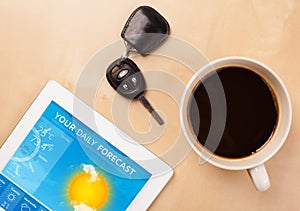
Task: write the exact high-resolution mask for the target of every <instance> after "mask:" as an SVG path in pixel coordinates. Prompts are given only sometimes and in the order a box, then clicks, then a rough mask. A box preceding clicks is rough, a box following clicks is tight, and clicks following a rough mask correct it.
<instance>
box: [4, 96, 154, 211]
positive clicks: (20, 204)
mask: <svg viewBox="0 0 300 211" xmlns="http://www.w3.org/2000/svg"><path fill="white" fill-rule="evenodd" d="M150 177H151V174H150V173H149V172H148V171H146V170H145V169H143V168H142V167H141V166H140V165H138V164H137V163H136V162H134V161H133V160H131V159H130V158H129V157H127V156H126V155H125V154H124V153H122V152H121V151H120V150H118V149H117V148H115V147H114V146H113V145H111V144H110V143H109V142H107V141H106V140H105V139H103V138H102V137H101V136H99V135H98V134H97V133H95V132H94V131H92V130H91V129H90V128H88V127H87V126H86V125H84V124H83V123H82V122H80V121H79V120H78V119H76V118H74V117H73V116H72V115H71V114H70V113H68V112H67V111H65V110H64V109H63V108H62V107H60V106H59V105H58V104H56V103H55V102H53V101H52V102H51V103H50V105H49V106H48V107H47V109H46V110H45V112H44V113H43V115H42V116H41V117H40V119H39V120H38V121H37V123H36V124H35V126H34V128H32V130H31V131H30V133H29V134H28V135H27V137H26V138H25V140H24V141H23V142H22V144H21V145H20V147H19V148H18V150H17V151H16V153H15V154H14V156H13V157H12V158H11V160H10V161H9V163H8V164H7V165H6V166H5V168H4V169H3V171H2V172H1V174H0V210H3V209H4V210H24V211H26V210H31V211H32V210H37V211H42V210H49V209H51V210H59V211H65V210H66V211H67V210H81V209H82V208H85V210H91V211H92V210H105V211H108V210H113V211H115V210H125V209H126V208H127V207H128V206H129V204H130V203H131V202H132V201H133V199H134V198H135V197H136V195H137V194H138V193H139V191H140V190H141V189H142V188H143V186H144V185H145V184H146V183H147V181H148V180H149V178H150Z"/></svg>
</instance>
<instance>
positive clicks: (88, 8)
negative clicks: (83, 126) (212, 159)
mask: <svg viewBox="0 0 300 211" xmlns="http://www.w3.org/2000/svg"><path fill="white" fill-rule="evenodd" d="M143 4H146V5H151V6H153V7H155V8H156V9H157V10H158V11H160V12H161V13H162V14H163V15H164V16H165V17H166V18H167V20H168V21H169V22H170V25H171V28H172V35H173V36H176V37H177V38H178V39H180V40H184V41H186V42H188V43H190V44H192V45H193V46H194V47H195V48H197V49H198V50H199V51H201V52H202V53H203V54H204V55H205V56H206V57H207V58H208V59H209V60H214V59H217V58H220V57H224V56H230V55H240V56H247V57H251V58H254V59H257V60H260V61H262V62H263V63H265V64H267V65H268V66H270V67H271V68H273V69H274V71H275V72H276V73H277V74H278V75H279V76H280V77H281V78H282V80H283V81H284V83H285V84H286V86H287V88H288V90H289V93H290V96H291V99H292V105H293V124H292V128H291V132H290V134H289V137H288V139H287V141H286V143H285V144H284V146H283V148H282V149H281V150H280V151H279V153H277V154H276V155H275V156H274V157H273V158H272V159H271V160H269V161H268V162H267V163H266V167H267V169H268V172H269V175H270V178H271V185H272V187H271V188H270V189H269V190H268V191H266V192H264V193H259V192H256V191H255V189H254V187H253V186H252V184H251V182H250V179H249V178H248V175H247V172H246V171H226V170H221V169H218V168H216V167H213V166H212V165H210V164H205V165H201V166H200V165H198V158H197V156H196V154H195V153H194V152H190V153H189V154H188V156H187V157H186V158H185V159H182V162H181V163H180V164H179V165H177V166H175V175H174V177H173V179H172V180H171V181H170V183H169V184H168V185H167V186H166V188H165V189H164V190H163V192H162V193H161V194H160V195H159V197H158V198H157V200H156V201H155V202H154V203H153V205H152V206H151V208H150V210H153V211H154V210H295V211H296V210H300V180H299V176H300V153H299V152H300V151H299V150H300V142H299V141H300V140H299V138H300V134H299V133H300V132H299V131H300V130H297V125H298V124H300V86H299V83H300V81H299V79H300V77H299V76H300V69H299V67H300V58H299V56H300V41H299V40H300V5H299V2H298V1H296V0H284V1H283V0H226V1H223V0H209V1H205V0H200V1H199V0H187V1H171V0H165V1H159V0H153V1H138V0H131V1H121V0H118V1H96V0H92V1H79V0H75V1H74V0H73V1H71V0H70V1H68V0H63V1H58V0H54V1H37V0H27V1H11V0H2V1H1V2H0V71H1V77H0V106H1V107H0V116H1V121H0V144H1V143H3V142H4V141H5V140H6V138H7V137H8V135H9V134H10V132H11V131H12V129H13V128H14V126H15V125H16V124H17V123H18V121H19V120H20V118H21V117H22V116H23V114H24V113H25V111H26V109H27V108H28V107H29V105H30V104H31V103H32V101H33V100H34V98H35V97H36V96H37V94H38V93H39V91H40V90H41V89H42V87H43V86H44V85H45V83H46V82H47V81H48V80H50V79H54V80H57V81H58V82H60V83H61V84H62V85H64V86H65V87H67V88H68V89H69V90H71V91H74V90H75V87H76V85H77V83H78V80H79V79H80V77H81V73H82V71H83V69H84V67H85V65H86V64H87V63H88V61H89V60H90V59H91V58H92V56H93V55H94V54H95V53H96V52H98V51H100V50H101V49H103V48H104V47H106V46H107V45H109V44H111V43H113V42H115V41H117V40H119V39H120V30H121V28H122V27H123V24H124V22H125V20H126V19H127V17H128V16H129V14H130V13H131V12H132V10H133V9H135V8H136V7H137V6H139V5H143ZM120 53H121V52H120ZM136 62H137V63H138V64H139V65H140V67H141V68H142V69H143V70H147V69H153V68H156V69H159V68H161V69H159V70H161V71H166V72H169V73H171V74H174V75H175V76H176V77H178V78H180V79H181V80H182V81H183V82H184V83H187V82H188V80H189V79H190V78H191V76H192V73H191V71H189V69H187V68H186V67H184V66H183V65H182V64H180V63H178V62H176V61H165V59H164V58H161V57H159V56H153V55H149V56H147V57H145V58H140V57H137V58H136ZM154 64H155V65H154ZM153 65H154V66H153ZM148 81H149V82H150V81H151V80H148ZM104 82H105V81H104ZM147 96H148V98H149V100H151V102H152V103H153V105H155V107H156V108H157V109H158V110H160V111H162V112H163V113H164V116H165V118H166V119H167V125H166V126H167V127H166V130H165V132H164V134H163V135H162V136H161V137H160V138H158V140H157V141H156V142H155V143H153V144H149V145H146V147H148V148H149V149H151V150H152V151H153V152H155V153H156V154H158V155H160V154H163V153H164V152H166V151H168V149H169V148H170V147H171V146H172V144H174V143H173V142H174V140H175V139H176V137H177V136H178V134H179V131H180V125H179V117H178V104H177V103H176V102H174V101H173V100H172V99H171V98H170V97H165V96H164V95H161V94H160V92H157V91H155V90H151V91H149V92H148V93H147ZM113 97H114V92H113V90H112V89H111V88H110V87H109V85H108V84H107V83H103V84H102V85H101V87H100V88H99V90H98V92H97V96H95V103H94V107H95V109H96V110H97V111H99V112H100V113H101V114H103V115H104V116H105V117H107V118H108V119H110V120H112V117H113V114H112V112H111V105H112V99H113ZM123 104H124V106H127V104H128V101H126V100H125V99H121V101H120V104H119V106H120V107H121V106H122V105H123ZM129 116H130V120H131V122H132V124H133V126H134V128H135V129H136V130H137V131H147V130H148V129H149V127H150V124H149V122H148V121H145V119H147V118H149V117H148V116H147V112H146V111H145V110H144V109H143V108H142V107H141V106H140V105H139V104H138V103H132V104H131V106H130V108H129Z"/></svg>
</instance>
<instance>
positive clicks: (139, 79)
mask: <svg viewBox="0 0 300 211" xmlns="http://www.w3.org/2000/svg"><path fill="white" fill-rule="evenodd" d="M106 78H107V80H108V82H109V84H110V85H111V86H112V87H113V88H114V89H115V90H116V91H117V92H118V93H119V94H121V95H122V96H124V97H126V98H129V99H138V100H139V101H140V102H141V103H142V104H143V106H144V107H145V108H146V109H147V110H148V111H149V113H150V114H151V115H152V116H153V117H154V119H155V120H156V121H157V123H158V124H159V125H163V124H164V121H163V119H162V118H161V117H160V116H159V114H158V113H157V112H156V111H155V110H154V109H153V107H152V106H151V104H150V103H149V102H148V100H147V99H146V98H145V96H144V92H145V89H146V82H145V79H144V76H143V74H142V72H141V71H140V69H139V68H138V66H137V65H136V64H135V63H134V62H133V61H132V60H130V59H128V58H126V59H122V58H120V59H117V60H116V61H114V62H113V63H112V64H111V65H110V66H109V67H108V68H107V71H106Z"/></svg>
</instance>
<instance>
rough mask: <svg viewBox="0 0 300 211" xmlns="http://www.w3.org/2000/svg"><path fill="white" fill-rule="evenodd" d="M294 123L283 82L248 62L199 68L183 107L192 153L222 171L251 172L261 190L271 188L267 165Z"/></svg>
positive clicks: (229, 60) (233, 59)
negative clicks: (292, 122) (265, 164)
mask: <svg viewBox="0 0 300 211" xmlns="http://www.w3.org/2000/svg"><path fill="white" fill-rule="evenodd" d="M291 121H292V107H291V101H290V97H289V94H288V91H287V89H286V87H285V86H284V84H283V82H282V81H281V79H280V78H279V77H278V76H277V75H276V73H275V72H274V71H273V70H272V69H271V68H269V67H267V66H266V65H264V64H262V63H261V62H259V61H256V60H253V59H250V58H245V57H237V56H234V57H225V58H221V59H218V60H215V61H213V62H210V63H209V64H207V65H205V66H204V67H202V68H201V69H199V70H198V71H197V72H196V73H195V74H194V76H193V77H192V79H191V80H190V81H189V83H188V84H187V86H186V89H185V91H184V93H183V96H182V99H181V103H180V122H181V127H182V130H183V133H184V135H185V137H186V139H187V141H188V142H189V144H190V145H191V147H192V149H193V150H194V151H195V152H196V153H197V154H198V155H199V156H200V157H201V158H202V160H204V161H207V162H209V163H210V164H212V165H215V166H217V167H220V168H223V169H228V170H247V171H248V173H249V176H250V178H251V179H252V181H253V183H254V185H255V187H256V189H257V190H258V191H265V190H267V189H268V188H269V187H270V179H269V176H268V173H267V171H266V168H265V166H264V163H265V162H266V161H267V160H269V159H270V158H271V157H272V156H274V154H275V153H276V152H277V151H278V150H279V149H280V148H281V146H282V145H283V143H284V142H285V140H286V138H287V136H288V133H289V130H290V126H291Z"/></svg>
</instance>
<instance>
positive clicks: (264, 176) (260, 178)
mask: <svg viewBox="0 0 300 211" xmlns="http://www.w3.org/2000/svg"><path fill="white" fill-rule="evenodd" d="M247 171H248V174H249V176H250V178H251V180H252V182H253V184H254V185H255V187H256V189H257V190H258V191H266V190H267V189H268V188H269V187H270V179H269V176H268V173H267V170H266V168H265V165H264V164H261V165H259V166H256V167H254V168H251V169H248V170H247Z"/></svg>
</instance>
